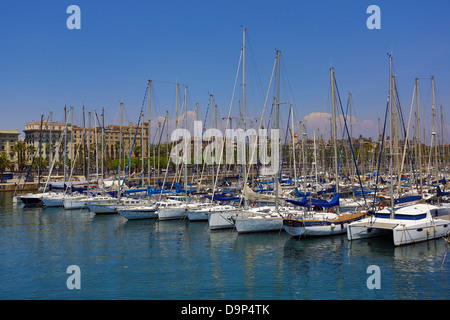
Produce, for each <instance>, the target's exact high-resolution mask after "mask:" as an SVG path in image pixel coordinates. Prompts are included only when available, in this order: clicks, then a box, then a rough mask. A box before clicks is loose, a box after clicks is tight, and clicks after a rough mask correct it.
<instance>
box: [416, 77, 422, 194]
mask: <svg viewBox="0 0 450 320" xmlns="http://www.w3.org/2000/svg"><path fill="white" fill-rule="evenodd" d="M416 104H417V115H416V116H417V139H418V142H417V147H418V152H419V180H420V181H419V193H420V195H422V141H421V139H420V110H419V79H418V78H416Z"/></svg>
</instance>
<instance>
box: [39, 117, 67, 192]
mask: <svg viewBox="0 0 450 320" xmlns="http://www.w3.org/2000/svg"><path fill="white" fill-rule="evenodd" d="M65 110H66V109H65V108H64V113H65ZM43 122H44V115H43V114H41V127H40V129H39V146H38V148H39V166H38V185H37V189H38V191H39V187H40V185H41V163H42V124H43Z"/></svg>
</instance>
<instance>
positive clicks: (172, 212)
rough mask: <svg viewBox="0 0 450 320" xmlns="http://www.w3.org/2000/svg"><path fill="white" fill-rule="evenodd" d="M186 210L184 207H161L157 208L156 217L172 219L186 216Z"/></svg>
mask: <svg viewBox="0 0 450 320" xmlns="http://www.w3.org/2000/svg"><path fill="white" fill-rule="evenodd" d="M186 216H187V210H186V207H185V206H183V207H177V208H163V209H159V210H158V219H159V220H174V219H182V218H186Z"/></svg>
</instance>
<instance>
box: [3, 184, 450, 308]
mask: <svg viewBox="0 0 450 320" xmlns="http://www.w3.org/2000/svg"><path fill="white" fill-rule="evenodd" d="M447 251H449V247H448V244H447V243H446V242H445V241H444V240H443V239H436V240H432V241H428V242H424V243H418V244H413V245H408V246H404V247H394V245H393V244H392V239H389V238H378V239H366V240H358V241H352V242H350V241H348V240H347V237H346V235H338V236H333V237H323V238H310V239H298V238H292V237H291V236H289V235H288V234H287V233H286V232H284V231H283V230H282V231H280V232H273V233H262V234H238V233H237V232H236V231H235V230H232V229H230V230H221V231H220V230H212V231H211V230H209V227H208V223H207V222H189V221H188V220H187V219H186V220H176V221H158V220H155V219H153V220H136V221H127V220H125V219H124V218H123V217H121V216H120V215H95V214H94V213H91V212H89V210H86V209H84V210H64V208H23V206H22V205H17V204H13V202H12V193H9V192H3V193H0V299H2V300H10V299H14V300H17V299H19V300H22V299H26V300H53V299H57V300H72V299H75V300H77V299H83V300H91V299H100V300H110V299H122V300H138V299H139V300H317V299H327V300H386V299H387V300H448V299H449V298H450V291H449V288H450V277H449V271H450V255H447V257H446V256H445V254H446V252H447ZM445 258H447V259H445ZM69 266H78V267H79V271H80V272H79V283H80V288H79V289H78V288H75V289H73V288H72V289H70V288H69V287H68V278H69V277H71V274H72V273H71V272H68V270H67V268H68V267H69ZM374 266H375V269H374ZM373 270H378V273H374V272H373ZM374 276H377V277H378V278H376V279H375V280H374V281H375V282H377V283H378V286H375V287H374V286H373V285H370V284H371V283H375V282H372V281H373V279H374V278H373V277H374Z"/></svg>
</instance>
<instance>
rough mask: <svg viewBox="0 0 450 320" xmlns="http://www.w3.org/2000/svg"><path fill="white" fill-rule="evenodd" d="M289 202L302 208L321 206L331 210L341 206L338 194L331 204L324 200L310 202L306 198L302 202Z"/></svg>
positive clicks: (311, 200)
mask: <svg viewBox="0 0 450 320" xmlns="http://www.w3.org/2000/svg"><path fill="white" fill-rule="evenodd" d="M286 201H287V202H290V203H292V204H294V205H296V206H300V207H310V206H311V205H312V206H320V207H324V208H331V207H335V206H338V205H339V193H336V194H335V195H334V197H333V199H331V200H330V201H329V202H327V201H325V200H322V199H310V200H308V199H307V198H306V196H303V199H302V200H301V201H297V200H292V199H287V200H286Z"/></svg>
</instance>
